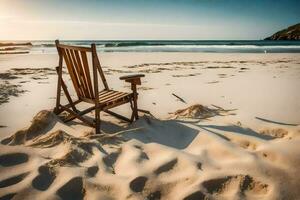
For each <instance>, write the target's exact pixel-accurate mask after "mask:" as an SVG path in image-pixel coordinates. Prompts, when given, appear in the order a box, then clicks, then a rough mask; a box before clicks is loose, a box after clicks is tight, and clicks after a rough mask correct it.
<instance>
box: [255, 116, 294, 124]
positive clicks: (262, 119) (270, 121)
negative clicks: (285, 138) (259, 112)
mask: <svg viewBox="0 0 300 200" xmlns="http://www.w3.org/2000/svg"><path fill="white" fill-rule="evenodd" d="M255 119H258V120H261V121H263V122H268V123H273V124H278V125H284V126H298V125H299V124H290V123H284V122H278V121H273V120H269V119H264V118H261V117H255Z"/></svg>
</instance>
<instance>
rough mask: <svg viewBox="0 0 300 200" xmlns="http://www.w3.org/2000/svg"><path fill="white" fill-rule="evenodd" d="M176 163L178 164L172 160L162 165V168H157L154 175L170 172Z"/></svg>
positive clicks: (175, 160)
mask: <svg viewBox="0 0 300 200" xmlns="http://www.w3.org/2000/svg"><path fill="white" fill-rule="evenodd" d="M177 162H178V159H177V158H175V159H173V160H171V161H169V162H167V163H165V164H163V165H162V166H160V167H158V168H157V169H156V170H155V171H154V173H155V174H156V175H159V174H161V173H164V172H167V171H170V170H171V169H173V168H174V166H175V165H176V164H177Z"/></svg>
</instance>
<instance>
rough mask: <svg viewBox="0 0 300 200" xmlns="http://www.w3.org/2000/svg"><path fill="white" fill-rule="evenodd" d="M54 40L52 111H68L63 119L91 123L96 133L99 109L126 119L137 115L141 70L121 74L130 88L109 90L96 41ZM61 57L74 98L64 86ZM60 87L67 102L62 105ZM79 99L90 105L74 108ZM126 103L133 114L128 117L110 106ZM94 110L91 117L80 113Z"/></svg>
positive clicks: (98, 124) (131, 120) (98, 126)
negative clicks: (55, 76) (77, 43)
mask: <svg viewBox="0 0 300 200" xmlns="http://www.w3.org/2000/svg"><path fill="white" fill-rule="evenodd" d="M55 44H56V48H57V51H58V55H59V66H58V67H56V71H57V74H58V83H57V97H56V107H55V108H54V113H55V114H57V115H58V114H60V113H61V112H63V111H66V112H67V113H68V114H69V115H68V116H67V117H66V119H65V120H64V122H68V121H71V120H74V119H76V118H77V119H78V120H80V121H82V122H83V123H85V124H87V125H89V126H92V127H94V128H95V131H96V134H98V133H100V112H101V111H103V112H106V113H108V114H110V115H113V116H115V117H117V118H120V119H122V120H125V121H128V122H133V121H134V120H137V119H138V118H139V116H138V111H139V110H138V106H137V98H138V93H137V88H136V86H137V85H141V77H144V75H143V74H136V75H129V76H122V77H120V80H124V81H126V82H129V83H131V89H132V92H130V93H126V92H119V91H114V90H111V89H109V87H108V84H107V81H106V79H105V76H104V73H103V70H102V68H101V65H100V62H99V59H98V56H97V51H96V45H95V44H91V47H79V46H70V45H64V44H60V43H59V41H58V40H56V41H55ZM88 55H91V60H92V65H91V66H92V67H91V68H90V65H89V62H88ZM63 61H64V62H65V64H66V67H67V71H68V73H69V75H70V78H71V80H72V83H73V86H74V89H75V91H76V94H77V98H76V100H73V99H72V98H71V96H70V93H69V91H68V89H67V86H66V84H65V82H64V80H63V77H62V71H63V70H62V68H63ZM98 75H99V76H100V79H101V81H102V85H103V90H99V83H98V82H99V80H98ZM61 89H62V90H63V92H64V94H65V96H66V98H67V100H68V102H69V103H68V104H67V105H62V104H61V103H60V98H61ZM81 102H86V103H89V104H92V106H91V107H89V108H87V109H85V110H82V111H79V110H78V109H77V108H76V105H77V104H79V103H81ZM126 103H130V106H131V109H132V115H131V117H130V119H129V118H127V117H124V116H122V115H120V114H117V113H115V112H112V111H111V110H110V109H111V108H114V107H116V106H119V105H122V104H126ZM93 110H95V119H93V120H90V119H87V118H86V117H83V115H85V114H87V113H89V112H91V111H93Z"/></svg>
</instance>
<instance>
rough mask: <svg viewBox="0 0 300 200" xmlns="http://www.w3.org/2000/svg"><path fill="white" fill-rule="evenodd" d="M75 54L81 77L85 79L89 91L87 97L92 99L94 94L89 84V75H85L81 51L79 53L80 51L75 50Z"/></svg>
mask: <svg viewBox="0 0 300 200" xmlns="http://www.w3.org/2000/svg"><path fill="white" fill-rule="evenodd" d="M74 54H75V60H76V61H77V65H78V68H79V69H80V73H81V77H82V79H83V83H84V88H85V90H86V92H87V96H86V97H87V98H91V99H92V98H93V96H92V94H91V91H90V89H89V86H88V84H89V83H88V80H87V77H86V75H85V71H84V69H83V66H82V63H81V59H80V56H79V53H78V51H76V50H74Z"/></svg>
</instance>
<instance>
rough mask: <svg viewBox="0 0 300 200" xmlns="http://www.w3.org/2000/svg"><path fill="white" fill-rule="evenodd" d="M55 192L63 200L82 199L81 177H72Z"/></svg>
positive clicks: (83, 190)
mask: <svg viewBox="0 0 300 200" xmlns="http://www.w3.org/2000/svg"><path fill="white" fill-rule="evenodd" d="M56 193H57V195H58V196H59V197H60V198H61V199H63V200H68V199H70V200H82V199H83V198H84V194H85V189H84V187H83V181H82V177H75V178H72V179H71V180H69V181H68V182H67V183H66V184H65V185H63V186H62V187H61V188H60V189H58V190H57V192H56Z"/></svg>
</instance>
